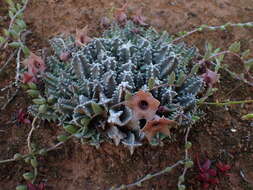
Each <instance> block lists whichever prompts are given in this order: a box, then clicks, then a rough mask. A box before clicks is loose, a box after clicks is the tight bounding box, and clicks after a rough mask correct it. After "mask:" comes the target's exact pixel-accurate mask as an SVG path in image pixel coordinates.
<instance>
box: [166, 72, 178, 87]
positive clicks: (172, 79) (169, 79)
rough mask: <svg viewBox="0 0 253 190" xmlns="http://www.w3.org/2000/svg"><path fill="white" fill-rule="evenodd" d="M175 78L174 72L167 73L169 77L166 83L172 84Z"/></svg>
mask: <svg viewBox="0 0 253 190" xmlns="http://www.w3.org/2000/svg"><path fill="white" fill-rule="evenodd" d="M175 80H176V74H175V72H172V73H171V74H170V75H169V78H168V84H169V85H173V84H174V82H175Z"/></svg>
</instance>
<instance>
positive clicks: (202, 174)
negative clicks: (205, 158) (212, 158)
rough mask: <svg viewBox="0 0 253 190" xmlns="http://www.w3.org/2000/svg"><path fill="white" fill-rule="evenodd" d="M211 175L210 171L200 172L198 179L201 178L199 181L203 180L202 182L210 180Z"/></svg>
mask: <svg viewBox="0 0 253 190" xmlns="http://www.w3.org/2000/svg"><path fill="white" fill-rule="evenodd" d="M209 177H210V176H209V174H208V173H200V174H199V176H198V179H199V181H202V182H208V180H209Z"/></svg>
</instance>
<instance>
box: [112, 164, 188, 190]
mask: <svg viewBox="0 0 253 190" xmlns="http://www.w3.org/2000/svg"><path fill="white" fill-rule="evenodd" d="M181 164H183V161H182V160H180V161H178V162H176V163H175V164H173V165H172V166H168V167H166V168H164V169H163V170H161V171H159V172H156V173H154V174H147V175H146V176H144V177H143V178H141V179H139V180H137V181H136V182H134V183H131V184H128V185H121V186H120V187H117V188H115V187H112V188H110V190H122V189H126V188H131V187H135V186H141V184H142V183H143V182H144V181H147V180H150V179H151V178H154V177H156V176H160V175H162V174H165V173H169V172H171V171H172V169H174V168H176V167H177V166H179V165H181Z"/></svg>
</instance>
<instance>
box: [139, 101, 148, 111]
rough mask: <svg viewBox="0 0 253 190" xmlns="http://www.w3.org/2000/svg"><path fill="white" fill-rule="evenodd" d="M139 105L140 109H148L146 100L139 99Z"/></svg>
mask: <svg viewBox="0 0 253 190" xmlns="http://www.w3.org/2000/svg"><path fill="white" fill-rule="evenodd" d="M139 107H140V108H141V109H142V110H146V109H148V102H147V101H145V100H141V101H140V102H139Z"/></svg>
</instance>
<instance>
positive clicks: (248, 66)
mask: <svg viewBox="0 0 253 190" xmlns="http://www.w3.org/2000/svg"><path fill="white" fill-rule="evenodd" d="M244 66H245V68H246V70H247V71H249V70H250V69H251V68H252V66H253V59H249V60H246V61H244Z"/></svg>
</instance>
